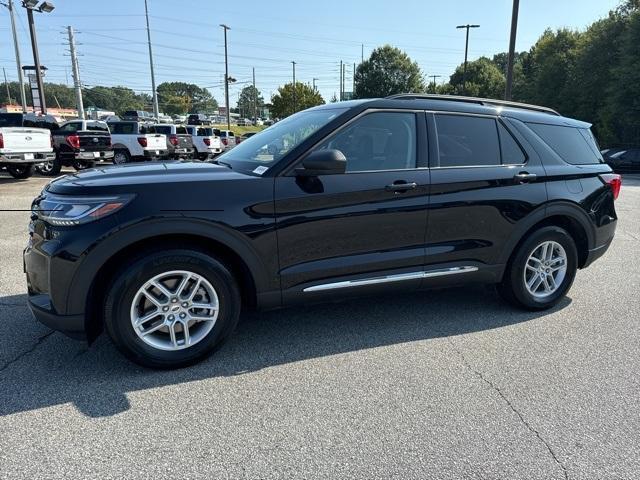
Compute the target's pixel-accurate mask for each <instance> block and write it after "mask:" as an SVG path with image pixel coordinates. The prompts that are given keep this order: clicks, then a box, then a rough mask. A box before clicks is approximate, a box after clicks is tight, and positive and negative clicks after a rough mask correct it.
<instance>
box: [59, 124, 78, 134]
mask: <svg viewBox="0 0 640 480" xmlns="http://www.w3.org/2000/svg"><path fill="white" fill-rule="evenodd" d="M79 125H80V124H79V123H77V122H73V123H67V124H66V125H64V126H63V127H62V128H61V129H60V130H62V131H63V132H77V131H78V127H79Z"/></svg>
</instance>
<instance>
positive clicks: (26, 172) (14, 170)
mask: <svg viewBox="0 0 640 480" xmlns="http://www.w3.org/2000/svg"><path fill="white" fill-rule="evenodd" d="M33 170H34V168H33V165H31V164H29V165H9V166H8V167H7V171H8V172H9V175H11V176H12V177H13V178H17V179H18V180H22V179H24V178H29V177H30V176H31V175H33Z"/></svg>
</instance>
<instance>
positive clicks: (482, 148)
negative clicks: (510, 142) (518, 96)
mask: <svg viewBox="0 0 640 480" xmlns="http://www.w3.org/2000/svg"><path fill="white" fill-rule="evenodd" d="M435 119H436V129H437V132H438V149H439V152H440V157H439V158H440V166H441V167H475V166H486V165H500V142H499V141H498V129H497V126H496V121H495V119H493V118H487V117H472V116H466V115H443V114H437V115H435Z"/></svg>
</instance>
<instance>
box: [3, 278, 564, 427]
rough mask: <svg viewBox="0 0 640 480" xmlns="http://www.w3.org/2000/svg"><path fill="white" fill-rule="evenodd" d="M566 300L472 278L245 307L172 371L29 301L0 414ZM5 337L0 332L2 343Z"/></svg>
mask: <svg viewBox="0 0 640 480" xmlns="http://www.w3.org/2000/svg"><path fill="white" fill-rule="evenodd" d="M25 302H26V296H25V295H18V296H13V297H4V298H2V297H0V306H1V305H3V304H4V305H12V306H13V307H12V308H16V307H15V306H16V305H25ZM570 302H571V301H570V299H568V298H565V299H564V300H562V302H561V303H560V304H559V305H558V306H556V307H555V308H554V309H552V310H550V311H546V312H523V311H519V310H516V309H514V308H512V307H510V306H508V305H506V304H504V303H503V302H502V301H501V300H500V299H499V297H498V296H497V295H496V294H495V293H494V292H493V289H491V288H489V287H481V286H478V287H467V288H464V289H449V290H440V291H424V292H417V293H412V294H403V295H395V296H383V297H376V298H364V299H359V300H350V301H345V302H340V303H333V304H323V305H313V306H305V307H298V308H289V309H283V310H278V311H272V312H263V313H247V314H245V315H243V317H242V319H241V322H240V324H239V326H238V329H237V330H236V332H235V334H234V335H233V336H232V337H231V338H230V339H229V341H228V342H227V343H226V344H225V345H224V346H223V347H222V348H221V349H220V350H219V351H218V352H217V353H215V354H214V355H213V356H212V357H210V358H209V359H208V360H205V361H204V362H202V363H200V364H197V365H195V366H192V367H189V368H185V369H181V370H173V371H154V370H149V369H145V368H141V367H138V366H136V365H134V364H132V363H130V362H129V361H127V360H126V359H124V358H123V357H122V356H121V355H120V354H119V353H118V352H117V351H116V349H115V347H114V346H113V345H112V343H111V342H110V341H109V339H108V338H106V335H102V336H101V337H100V338H99V339H98V341H97V342H96V343H95V344H94V345H92V346H91V347H89V348H87V347H86V345H84V344H82V343H78V342H76V341H74V340H71V339H68V338H66V337H64V336H63V335H62V334H59V333H55V334H50V333H48V332H47V331H46V330H45V331H44V334H42V333H41V334H40V336H35V335H34V334H33V333H32V332H33V325H30V326H29V325H28V324H29V322H35V320H34V319H33V318H32V317H31V315H30V314H29V315H28V316H27V313H26V306H25V307H24V309H25V312H22V313H23V314H24V315H23V314H21V315H20V317H22V321H20V322H17V323H16V325H15V328H13V334H14V335H17V336H19V335H21V334H22V332H21V331H20V328H24V330H25V332H26V334H29V333H30V332H31V333H30V334H31V335H32V336H33V341H32V342H31V344H30V347H29V348H28V349H25V350H26V351H23V352H21V353H20V354H19V356H18V357H16V358H13V359H10V360H9V361H8V362H6V363H5V364H4V366H2V365H0V384H1V385H2V386H1V387H0V415H8V414H12V413H18V412H23V411H28V410H32V409H37V408H43V407H49V406H56V405H60V404H64V403H68V402H72V403H73V404H74V405H75V406H76V408H77V409H78V410H79V411H81V412H82V413H84V414H85V415H87V416H90V417H105V416H111V415H116V414H118V413H121V412H124V411H126V410H128V409H129V408H130V404H129V400H128V398H127V395H126V394H127V392H133V391H137V390H144V389H150V388H155V387H162V386H166V385H173V384H180V383H186V382H191V381H197V380H202V379H207V378H213V377H227V376H235V375H242V374H244V373H247V372H255V371H258V370H260V369H263V368H268V367H273V366H277V365H282V364H287V363H291V362H298V361H304V360H308V359H314V358H320V357H326V356H331V355H337V354H343V353H348V352H355V351H358V350H363V349H370V348H376V347H384V346H391V345H397V344H401V343H405V342H416V341H423V340H428V339H434V338H439V337H445V336H456V335H462V334H466V333H472V332H478V331H485V330H491V329H496V328H503V327H508V326H510V325H515V324H518V323H521V322H527V321H531V320H534V319H538V318H542V317H544V316H546V315H549V314H550V313H552V312H554V311H557V310H559V309H562V308H565V307H566V306H567V305H569V304H570ZM0 308H1V307H0ZM0 311H2V310H0ZM0 316H4V315H0ZM25 319H28V321H26V320H25ZM21 326H22V327H21ZM10 341H11V339H10V338H3V339H2V340H0V346H1V345H2V343H4V342H10ZM211 395H212V397H213V396H215V391H212V392H211Z"/></svg>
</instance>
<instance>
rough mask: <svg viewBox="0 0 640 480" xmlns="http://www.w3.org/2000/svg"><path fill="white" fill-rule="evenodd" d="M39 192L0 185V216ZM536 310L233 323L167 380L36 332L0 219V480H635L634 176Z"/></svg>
mask: <svg viewBox="0 0 640 480" xmlns="http://www.w3.org/2000/svg"><path fill="white" fill-rule="evenodd" d="M46 181H47V179H44V178H38V177H34V178H31V179H29V180H25V181H16V180H13V179H11V178H10V177H8V175H6V174H4V173H0V209H3V210H8V209H28V208H29V205H30V201H31V199H32V197H34V196H35V195H36V194H37V193H38V191H39V190H40V189H41V188H42V186H43V185H44V184H45V183H46ZM617 210H618V214H619V217H620V221H619V223H618V230H617V236H616V239H615V241H614V244H613V246H612V247H611V249H610V250H609V252H608V253H607V254H606V256H605V257H603V258H602V259H601V260H599V261H598V262H596V263H595V264H594V265H593V266H592V267H590V268H589V269H587V270H584V271H580V272H579V273H578V276H577V279H576V282H575V284H574V286H573V289H572V290H571V291H570V295H569V297H568V298H567V299H566V300H565V301H563V302H562V303H561V304H560V305H559V306H558V307H556V308H555V309H554V310H552V311H548V312H543V313H526V312H521V311H517V310H514V309H512V308H510V307H508V306H506V305H505V304H503V303H502V302H501V301H500V300H499V298H498V297H497V296H496V295H495V294H494V293H493V291H492V290H491V289H489V288H484V287H475V288H465V289H454V290H447V291H434V292H420V293H418V294H413V295H402V296H393V297H386V298H372V299H367V300H364V301H362V300H360V301H349V302H346V303H340V304H329V305H319V306H310V307H307V308H297V309H286V310H281V311H275V312H268V313H262V314H255V313H251V314H247V315H244V316H243V319H242V321H241V323H240V325H239V328H238V331H237V332H236V334H235V335H234V336H233V338H232V339H231V340H230V341H229V342H228V343H227V344H226V345H225V346H224V347H223V348H222V349H221V350H220V351H219V352H218V353H217V354H216V355H215V356H213V357H212V358H210V359H209V360H208V361H205V362H204V363H201V364H199V365H196V366H194V367H191V368H188V369H183V370H179V371H169V372H160V371H151V370H146V369H143V368H140V367H138V366H135V365H133V364H131V363H129V362H128V361H127V360H125V359H124V358H123V357H122V356H121V355H120V354H119V353H118V352H117V351H116V350H115V348H114V347H113V346H112V344H111V343H110V341H109V340H108V339H107V338H106V337H104V336H103V337H102V338H100V339H99V340H98V341H97V342H96V343H95V344H94V345H92V346H91V347H90V348H87V346H86V345H84V344H82V343H78V342H76V341H74V340H71V339H68V338H66V337H65V336H63V335H61V334H59V333H53V332H51V331H50V330H49V329H47V328H46V327H44V326H42V325H40V324H38V323H36V321H35V320H34V319H33V317H32V316H31V314H30V313H29V311H28V309H27V308H26V306H25V302H26V296H25V281H24V276H23V273H22V259H21V252H22V248H23V246H24V245H25V242H26V237H27V221H28V212H24V211H23V212H6V211H3V212H0V478H7V479H8V478H11V479H13V478H132V477H136V478H154V479H159V478H234V479H235V478H399V479H407V478H421V479H422V478H469V479H476V478H478V479H480V478H491V479H495V478H503V479H519V478H523V479H524V478H526V479H536V478H540V479H550V478H560V479H563V478H570V479H594V478H625V479H626V478H628V479H634V478H639V477H640V413H639V406H640V377H639V376H638V372H639V371H640V356H639V355H638V352H640V332H639V328H638V323H639V319H640V295H639V293H640V269H639V268H638V267H639V266H640V221H639V220H640V215H639V214H638V212H639V211H640V175H629V176H625V179H624V186H623V189H622V193H621V195H620V198H619V200H618V202H617Z"/></svg>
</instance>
